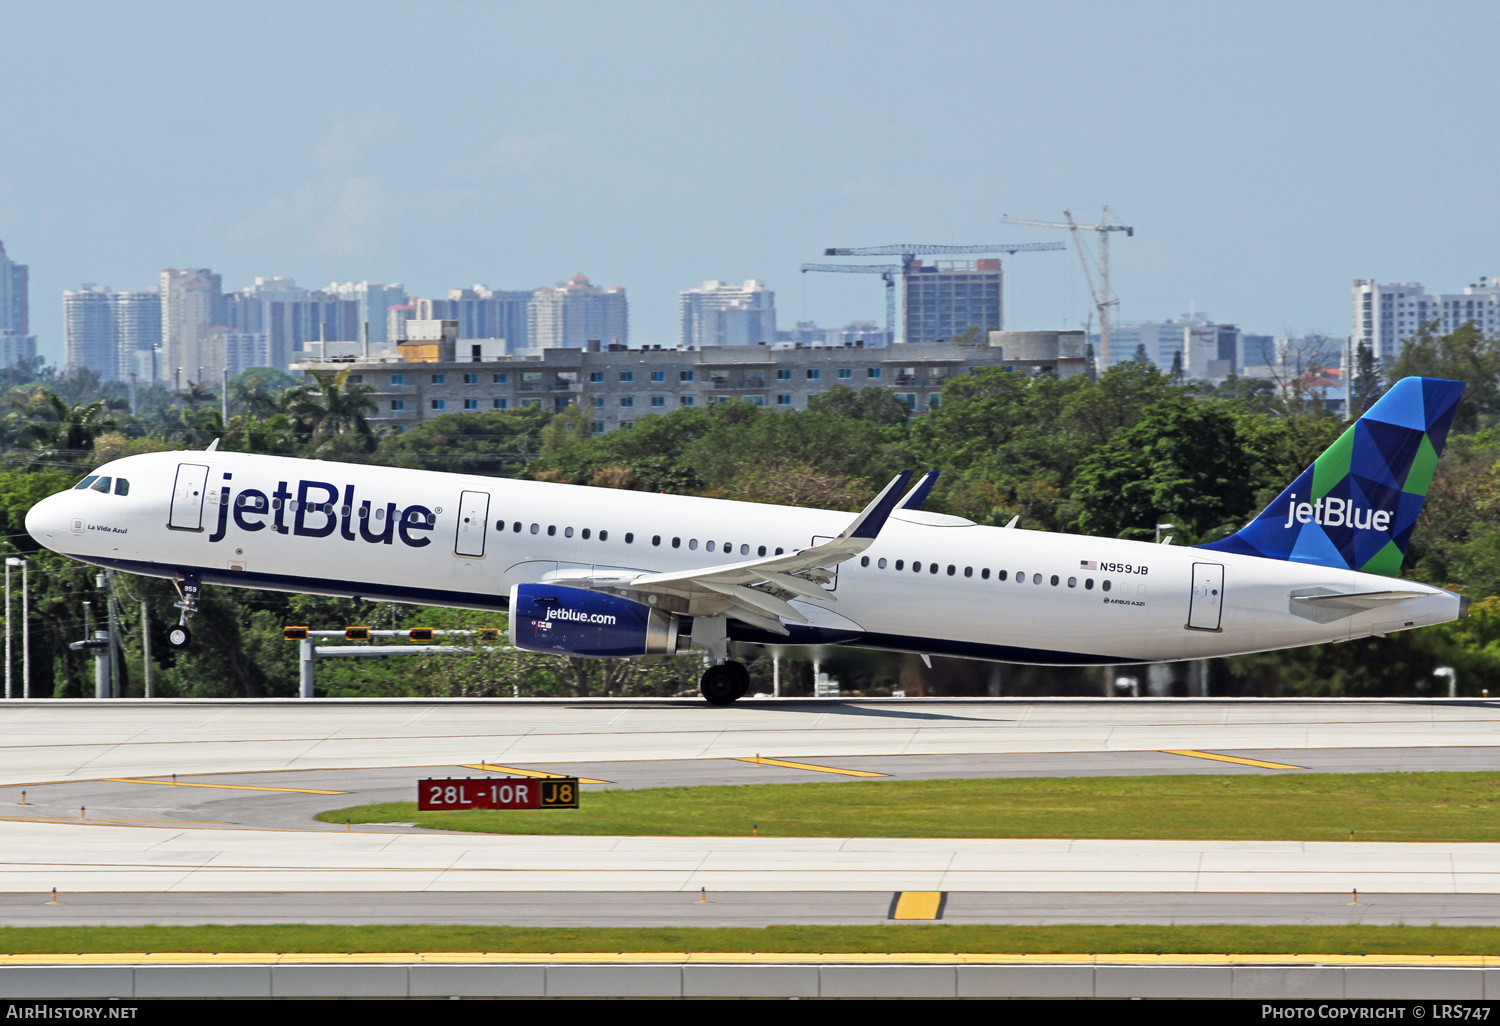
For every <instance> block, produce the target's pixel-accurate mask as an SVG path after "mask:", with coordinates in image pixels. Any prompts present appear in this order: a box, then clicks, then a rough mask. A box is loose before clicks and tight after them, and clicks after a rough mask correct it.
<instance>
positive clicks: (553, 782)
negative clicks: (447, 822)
mask: <svg viewBox="0 0 1500 1026" xmlns="http://www.w3.org/2000/svg"><path fill="white" fill-rule="evenodd" d="M576 808H578V778H577V777H545V778H543V779H541V780H528V779H515V778H512V777H503V778H497V777H479V778H474V777H463V778H460V779H450V780H419V781H417V810H418V811H420V812H439V811H449V810H452V809H576Z"/></svg>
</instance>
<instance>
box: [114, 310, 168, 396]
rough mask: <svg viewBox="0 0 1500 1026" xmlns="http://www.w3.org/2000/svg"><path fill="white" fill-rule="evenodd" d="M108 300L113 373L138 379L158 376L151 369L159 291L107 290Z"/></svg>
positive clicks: (156, 356)
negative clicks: (112, 317)
mask: <svg viewBox="0 0 1500 1026" xmlns="http://www.w3.org/2000/svg"><path fill="white" fill-rule="evenodd" d="M109 302H110V305H111V306H112V307H113V308H114V311H115V352H116V354H117V356H118V358H119V362H118V363H117V365H116V367H117V370H116V374H117V375H118V376H119V377H120V378H121V379H122V380H129V379H130V377H131V376H132V375H133V376H134V377H135V378H136V380H138V381H150V380H152V377H153V376H160V375H159V373H158V372H157V371H156V370H154V368H155V367H156V365H157V364H158V363H159V362H160V350H161V339H162V334H161V293H160V292H159V291H158V290H156V289H146V290H145V291H144V292H111V293H110V296H109Z"/></svg>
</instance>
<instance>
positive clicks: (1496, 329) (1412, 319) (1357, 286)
mask: <svg viewBox="0 0 1500 1026" xmlns="http://www.w3.org/2000/svg"><path fill="white" fill-rule="evenodd" d="M1353 320H1354V324H1353V328H1354V330H1353V331H1352V332H1351V334H1350V338H1351V340H1352V342H1353V345H1354V346H1355V347H1356V348H1357V347H1359V346H1362V345H1363V346H1368V347H1369V349H1370V352H1372V353H1374V354H1375V355H1376V356H1377V357H1379V358H1380V359H1381V360H1383V361H1384V362H1386V363H1390V362H1391V361H1393V360H1395V359H1396V357H1397V356H1398V355H1399V354H1400V352H1401V346H1402V344H1403V343H1405V342H1406V340H1407V339H1409V338H1411V337H1412V336H1413V335H1415V334H1416V333H1417V329H1418V328H1420V327H1421V326H1422V325H1424V324H1429V323H1435V324H1436V325H1437V330H1438V331H1439V332H1441V333H1442V334H1445V335H1446V334H1448V333H1449V332H1452V331H1455V330H1457V329H1458V328H1459V327H1461V326H1462V325H1465V324H1473V325H1474V326H1475V327H1477V328H1479V330H1480V331H1482V332H1484V333H1485V334H1486V335H1494V334H1500V278H1496V277H1489V278H1480V279H1479V281H1478V283H1476V284H1473V285H1466V286H1465V287H1464V290H1463V292H1461V293H1458V292H1450V293H1444V294H1440V295H1428V293H1427V290H1426V288H1424V287H1423V286H1422V285H1421V284H1420V283H1418V282H1406V283H1404V284H1394V283H1393V284H1387V285H1381V284H1379V283H1378V282H1376V281H1375V279H1374V278H1356V279H1354V318H1353Z"/></svg>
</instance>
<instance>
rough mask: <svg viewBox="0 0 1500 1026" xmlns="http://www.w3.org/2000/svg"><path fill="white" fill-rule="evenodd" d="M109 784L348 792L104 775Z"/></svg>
mask: <svg viewBox="0 0 1500 1026" xmlns="http://www.w3.org/2000/svg"><path fill="white" fill-rule="evenodd" d="M104 780H105V782H106V783H110V784H160V785H161V786H163V787H217V788H219V789H220V790H223V791H293V792H295V793H297V794H349V793H350V792H348V791H322V790H319V789H318V788H316V787H256V786H254V785H252V784H195V783H192V782H190V781H187V780H147V779H145V778H144V777H105V778H104Z"/></svg>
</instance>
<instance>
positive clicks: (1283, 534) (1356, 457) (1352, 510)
mask: <svg viewBox="0 0 1500 1026" xmlns="http://www.w3.org/2000/svg"><path fill="white" fill-rule="evenodd" d="M1463 392H1464V383H1463V382H1462V381H1445V380H1443V379H1441V378H1402V379H1401V380H1400V381H1398V382H1396V383H1395V384H1394V385H1392V386H1391V388H1390V390H1389V391H1388V392H1386V394H1385V395H1383V396H1381V397H1380V400H1379V401H1378V402H1376V403H1375V405H1373V406H1371V407H1370V408H1369V409H1368V410H1366V411H1365V414H1364V415H1363V416H1362V417H1360V418H1359V419H1358V420H1356V421H1355V422H1354V423H1353V424H1351V425H1349V429H1348V430H1347V431H1345V432H1344V433H1343V434H1342V435H1340V436H1339V440H1338V441H1336V442H1334V443H1333V445H1332V446H1330V447H1329V449H1328V451H1327V452H1325V453H1324V454H1323V455H1321V456H1319V457H1318V458H1317V460H1316V461H1315V462H1314V463H1313V465H1312V466H1310V467H1308V468H1307V469H1306V470H1304V471H1303V472H1302V473H1301V474H1300V475H1299V476H1298V477H1297V480H1296V481H1294V482H1292V484H1291V485H1290V486H1289V487H1288V488H1287V489H1286V490H1285V491H1283V492H1282V493H1281V494H1280V495H1278V496H1277V497H1276V500H1275V501H1274V502H1272V503H1271V504H1270V505H1269V506H1267V507H1266V508H1265V509H1264V510H1262V511H1261V513H1260V515H1259V516H1257V517H1256V518H1255V519H1254V520H1252V521H1251V522H1250V523H1249V524H1248V525H1247V526H1245V527H1244V528H1242V529H1241V530H1239V531H1237V532H1236V533H1234V534H1232V535H1230V536H1229V537H1228V538H1225V539H1224V540H1223V541H1217V542H1210V543H1209V544H1207V545H1202V546H1199V547H1200V548H1204V549H1213V550H1215V551H1218V552H1237V553H1241V554H1244V555H1247V556H1263V557H1265V558H1267V559H1286V560H1291V561H1292V562H1294V563H1315V564H1317V565H1318V566H1331V567H1340V568H1344V569H1349V570H1359V571H1362V572H1364V573H1371V574H1384V575H1386V576H1388V577H1395V576H1398V575H1399V574H1400V572H1401V561H1402V559H1403V558H1404V557H1405V556H1406V547H1407V545H1408V544H1410V542H1411V532H1412V528H1413V527H1415V526H1416V523H1417V514H1419V513H1421V512H1422V502H1423V500H1425V499H1426V498H1427V488H1428V486H1429V485H1430V484H1431V483H1432V475H1433V473H1434V471H1436V470H1437V460H1438V454H1439V453H1441V452H1442V451H1443V443H1444V442H1446V441H1447V440H1448V429H1449V427H1451V426H1452V424H1453V413H1454V411H1455V410H1456V409H1457V407H1458V400H1459V397H1460V396H1462V395H1463Z"/></svg>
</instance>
